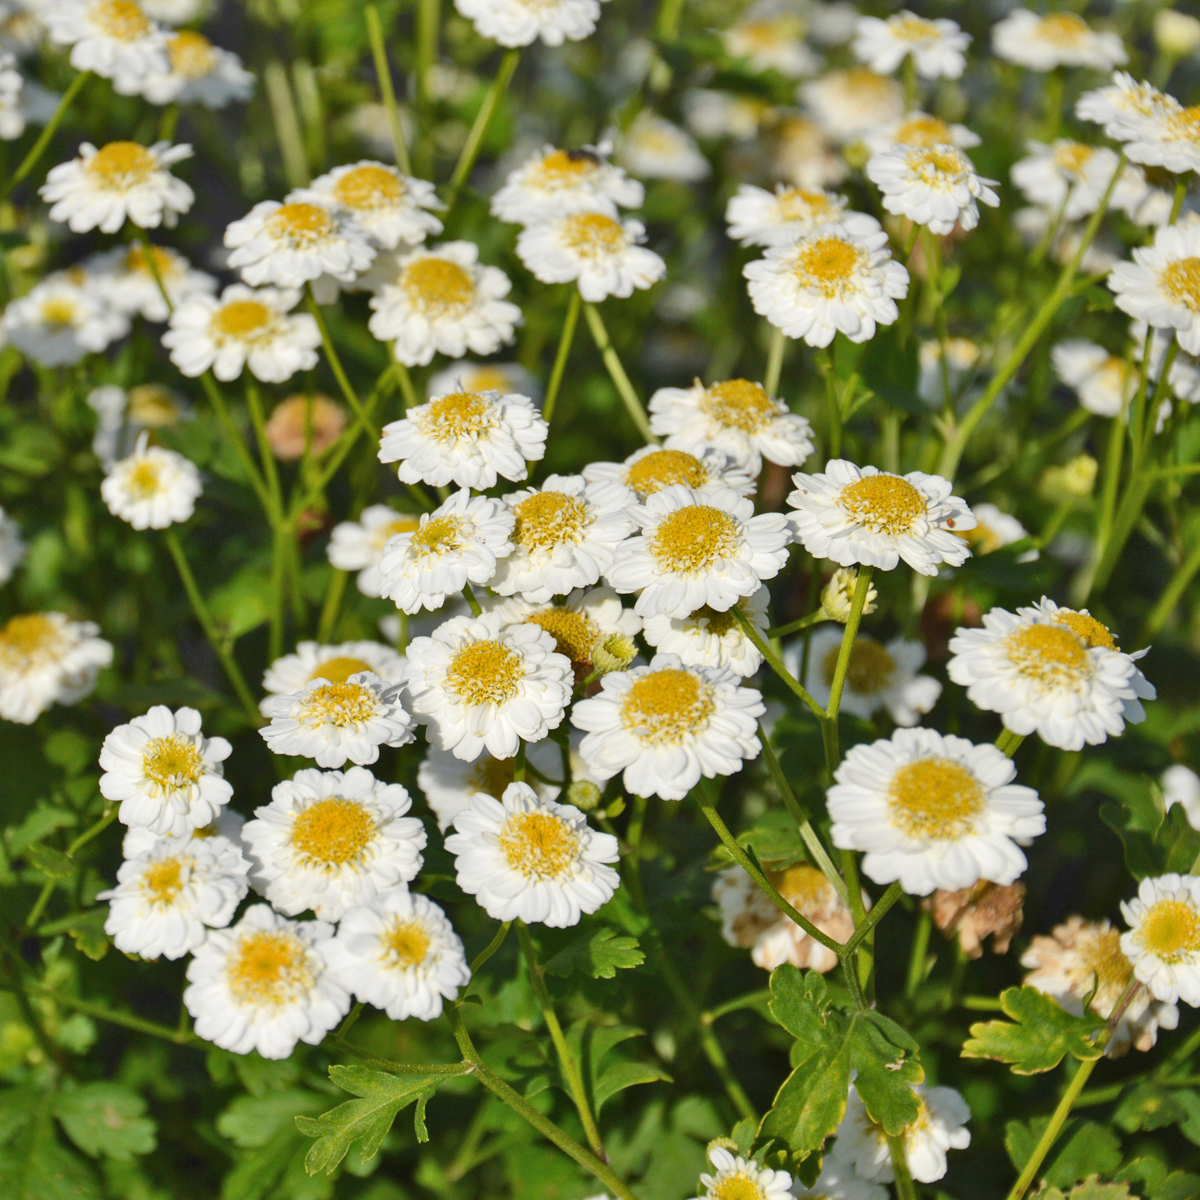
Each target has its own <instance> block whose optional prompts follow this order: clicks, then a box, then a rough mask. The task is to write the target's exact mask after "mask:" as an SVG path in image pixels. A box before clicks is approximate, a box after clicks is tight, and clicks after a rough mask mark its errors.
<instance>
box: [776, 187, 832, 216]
mask: <svg viewBox="0 0 1200 1200" xmlns="http://www.w3.org/2000/svg"><path fill="white" fill-rule="evenodd" d="M775 202H776V204H778V205H779V212H780V215H781V216H782V217H783V219H784V220H785V221H800V220H805V221H812V220H816V219H819V218H820V217H823V216H826V215H832V214H833V212H834V211H835V209H836V207H837V206H836V205H834V204H833V203H832V202H831V201H830V199H829V197H828V196H824V195H822V194H821V193H820V192H809V191H806V190H805V189H804V188H798V187H794V188H785V189H784V190H783V191H782V192H780V193H779V194H778V195H777V196H776V198H775Z"/></svg>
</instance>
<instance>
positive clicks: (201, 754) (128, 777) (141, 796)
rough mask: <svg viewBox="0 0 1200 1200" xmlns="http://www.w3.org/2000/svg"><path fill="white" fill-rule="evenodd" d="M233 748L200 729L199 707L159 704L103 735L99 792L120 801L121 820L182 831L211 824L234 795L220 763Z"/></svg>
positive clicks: (179, 833)
mask: <svg viewBox="0 0 1200 1200" xmlns="http://www.w3.org/2000/svg"><path fill="white" fill-rule="evenodd" d="M231 749H232V747H231V746H230V745H229V743H228V742H227V741H226V740H225V739H224V738H220V737H214V738H206V737H205V736H204V734H203V733H201V732H200V714H199V713H198V712H197V711H196V710H195V709H194V708H180V709H176V711H175V712H171V710H170V709H169V708H167V707H166V705H163V704H156V705H155V706H154V707H153V708H152V709H150V711H149V712H148V713H146V714H145V715H144V716H141V717H134V718H133V720H132V721H130V722H129V723H128V724H127V725H118V726H117V728H116V729H114V730H113V731H112V732H111V733H110V734H109V735H108V736H107V737H106V738H105V739H104V745H103V746H102V747H101V750H100V767H101V769H102V770H103V771H104V774H103V775H101V776H100V794H101V795H102V796H103V797H104V798H105V799H106V800H112V801H119V802H120V805H121V808H120V811H119V812H118V813H117V816H118V818H119V819H120V821H121V822H122V824H125V825H141V826H145V827H146V828H147V829H149V830H150V831H151V833H155V834H158V835H159V836H167V835H170V836H172V837H183V836H185V835H186V834H188V833H190V832H191V831H192V830H194V829H202V828H203V827H204V826H206V825H211V824H212V823H213V821H215V820H216V819H217V818H218V817H219V816H220V815H221V811H222V810H223V809H224V807H225V805H227V804H228V803H229V801H230V799H231V798H232V797H233V788H232V787H230V786H229V784H228V783H227V782H226V780H225V779H224V778H223V773H224V768H223V767H222V766H221V764H222V763H223V762H224V761H225V760H226V759H227V758H228V757H229V755H230V751H231Z"/></svg>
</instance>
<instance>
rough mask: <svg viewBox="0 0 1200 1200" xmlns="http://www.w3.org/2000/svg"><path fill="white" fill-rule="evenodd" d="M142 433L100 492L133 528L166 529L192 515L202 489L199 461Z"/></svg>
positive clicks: (112, 511) (112, 468) (110, 473)
mask: <svg viewBox="0 0 1200 1200" xmlns="http://www.w3.org/2000/svg"><path fill="white" fill-rule="evenodd" d="M149 436H150V435H149V434H148V433H146V432H143V433H142V434H141V436H140V437H139V438H138V442H137V446H136V447H135V449H134V451H133V453H132V454H131V455H130V456H129V457H128V458H123V459H121V460H120V461H119V462H115V463H113V465H112V467H111V468H110V470H109V472H108V474H107V475H105V477H104V482H103V483H102V484H101V485H100V495H101V498H102V499H103V500H104V503H105V504H106V505H108V511H109V512H110V513H112V515H113V516H114V517H120V518H121V520H122V521H127V522H128V523H129V524H130V525H132V526H133V527H134V529H166V528H167V527H168V526H170V525H175V524H177V523H178V522H180V521H186V520H188V518H189V517H191V515H192V513H193V512H194V511H195V508H196V501H197V499H199V497H200V493H201V491H202V490H203V489H202V488H201V486H200V472H199V471H198V470H197V469H196V464H195V463H193V462H191V461H190V460H189V459H186V458H184V456H183V455H182V454H177V453H176V452H175V451H174V450H166V449H164V448H163V447H162V446H151V445H149V444H148V438H149Z"/></svg>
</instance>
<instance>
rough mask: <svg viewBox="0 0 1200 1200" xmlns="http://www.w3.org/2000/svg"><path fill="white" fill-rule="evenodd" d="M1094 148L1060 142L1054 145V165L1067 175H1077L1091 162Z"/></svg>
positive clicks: (1083, 144) (1078, 143)
mask: <svg viewBox="0 0 1200 1200" xmlns="http://www.w3.org/2000/svg"><path fill="white" fill-rule="evenodd" d="M1095 153H1096V147H1095V146H1089V145H1087V144H1086V143H1085V142H1071V141H1066V140H1064V141H1061V142H1056V143H1055V145H1054V165H1055V166H1056V167H1058V168H1059V169H1060V170H1062V171H1066V172H1067V173H1068V174H1069V175H1078V174H1079V173H1080V172H1081V171H1082V170H1083V168H1084V167H1086V166H1087V165H1088V163H1089V162H1091V160H1092V156H1093V155H1094V154H1095Z"/></svg>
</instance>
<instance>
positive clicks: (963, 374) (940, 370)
mask: <svg viewBox="0 0 1200 1200" xmlns="http://www.w3.org/2000/svg"><path fill="white" fill-rule="evenodd" d="M943 359H944V360H945V361H944V363H943ZM983 361H984V352H983V348H982V347H981V346H980V345H979V343H978V342H973V341H972V340H971V339H970V338H947V339H946V341H945V345H944V346H943V344H942V341H941V339H940V338H930V339H929V340H928V341H925V342H922V343H921V346H920V349H919V350H918V351H917V395H918V396H920V397H921V399H922V400H924V401H925V403H926V404H929V405H932V406H934V407H939V408H940V407H941V406H942V405H943V404H945V403H946V402H947V401H948V400H956V399H957V398H958V397H959V395H960V393H961V392H962V390H963V386H964V384H967V383H969V382H970V381H971V380H972V378H973V376H975V375H976V374H977V373H978V372H979V369H980V367H981V366H982V365H983ZM947 386H948V387H949V394H948V395H947Z"/></svg>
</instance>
